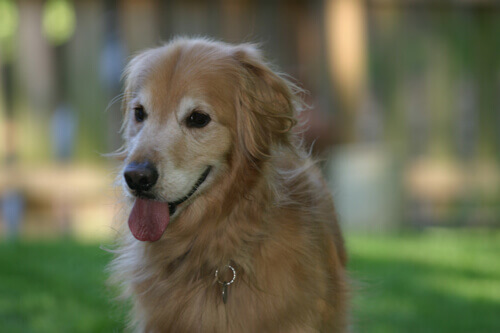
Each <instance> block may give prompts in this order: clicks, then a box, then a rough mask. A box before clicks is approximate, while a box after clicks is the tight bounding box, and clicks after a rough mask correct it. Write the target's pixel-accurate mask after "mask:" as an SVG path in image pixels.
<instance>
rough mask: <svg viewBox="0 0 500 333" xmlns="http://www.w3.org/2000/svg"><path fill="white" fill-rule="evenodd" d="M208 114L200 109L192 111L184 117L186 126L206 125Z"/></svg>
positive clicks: (198, 126) (199, 126)
mask: <svg viewBox="0 0 500 333" xmlns="http://www.w3.org/2000/svg"><path fill="white" fill-rule="evenodd" d="M209 122H210V116H209V115H208V114H206V113H203V112H200V111H193V112H192V113H191V114H190V115H189V117H187V119H186V125H187V127H194V128H202V127H205V126H207V125H208V123H209Z"/></svg>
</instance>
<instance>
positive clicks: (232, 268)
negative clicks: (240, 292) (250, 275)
mask: <svg viewBox="0 0 500 333" xmlns="http://www.w3.org/2000/svg"><path fill="white" fill-rule="evenodd" d="M224 267H229V268H230V269H231V270H232V271H233V278H232V279H231V281H229V282H223V281H221V280H219V269H218V268H217V269H216V270H215V278H216V279H217V282H218V283H219V284H221V285H226V286H229V285H230V284H231V283H233V282H234V280H236V270H235V269H234V267H233V266H231V265H226V266H224Z"/></svg>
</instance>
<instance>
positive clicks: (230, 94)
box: [123, 40, 293, 241]
mask: <svg viewBox="0 0 500 333" xmlns="http://www.w3.org/2000/svg"><path fill="white" fill-rule="evenodd" d="M126 78H127V80H126V91H125V98H124V103H123V108H124V111H125V112H124V117H125V118H124V125H123V126H124V138H125V141H126V142H125V153H126V157H125V163H124V170H123V180H124V182H123V187H124V190H125V192H126V193H127V194H128V196H130V197H132V198H133V199H135V203H134V207H133V209H132V212H131V215H130V218H129V226H130V229H131V231H132V233H133V234H134V236H135V237H136V238H137V239H139V240H147V241H155V240H157V239H159V238H160V237H161V235H162V234H163V232H164V230H165V228H166V226H167V224H168V222H169V220H170V217H171V216H175V214H179V213H180V212H181V211H182V209H183V208H184V207H185V206H186V205H189V203H190V202H192V201H193V200H196V198H197V197H198V196H200V195H203V193H205V192H206V191H207V190H208V189H210V188H211V187H214V186H216V185H217V183H218V182H219V180H220V179H221V177H224V175H225V174H226V175H227V174H228V173H230V172H231V168H232V167H233V166H234V160H235V159H236V158H240V159H246V160H248V163H258V162H259V161H261V160H262V159H264V157H265V155H266V153H267V152H268V151H269V149H270V147H271V145H272V144H273V143H275V144H279V143H281V144H283V143H284V141H286V139H287V136H286V132H287V131H288V129H289V128H290V127H291V126H292V125H293V107H292V94H291V91H290V88H289V86H288V84H287V83H286V82H285V81H283V80H282V79H281V78H280V77H279V76H277V75H276V74H274V73H273V72H272V71H270V70H269V69H268V68H267V67H266V66H265V65H263V64H262V62H261V60H260V57H259V55H258V54H257V53H256V51H255V49H251V48H249V47H248V46H245V47H242V46H240V47H236V46H230V45H228V44H223V43H214V42H207V41H204V40H177V41H174V42H171V43H170V44H168V45H166V46H163V47H161V48H157V49H153V50H149V51H146V52H144V53H142V54H140V55H139V56H137V57H136V58H134V59H133V60H132V61H131V63H130V64H129V67H128V70H127V73H126Z"/></svg>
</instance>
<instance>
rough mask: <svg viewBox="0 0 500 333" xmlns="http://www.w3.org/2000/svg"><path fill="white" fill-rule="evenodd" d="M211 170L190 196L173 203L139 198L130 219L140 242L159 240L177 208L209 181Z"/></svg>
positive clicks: (129, 224) (132, 228) (204, 173)
mask: <svg viewBox="0 0 500 333" xmlns="http://www.w3.org/2000/svg"><path fill="white" fill-rule="evenodd" d="M211 169H212V167H211V166H208V167H207V168H206V169H205V171H204V172H203V173H202V174H201V176H200V178H198V180H197V181H196V183H195V184H194V186H193V187H192V189H191V190H190V191H189V192H188V194H187V195H185V196H184V197H182V198H180V199H178V200H175V201H173V202H162V201H157V200H154V199H153V198H151V197H149V196H138V197H137V199H136V200H135V203H134V207H133V208H132V211H131V212H130V216H129V219H128V226H129V228H130V231H131V232H132V235H133V236H134V237H135V238H136V239H138V240H140V241H149V242H155V241H157V240H159V239H160V238H161V236H162V235H163V233H164V232H165V229H166V228H167V225H168V223H169V222H170V216H172V215H174V214H175V212H176V210H177V206H178V205H180V204H182V203H183V202H185V201H186V200H188V199H189V198H191V196H192V195H193V194H194V193H195V192H196V191H197V190H198V188H199V187H200V186H201V184H203V182H204V181H205V180H206V179H207V177H208V174H209V173H210V171H211Z"/></svg>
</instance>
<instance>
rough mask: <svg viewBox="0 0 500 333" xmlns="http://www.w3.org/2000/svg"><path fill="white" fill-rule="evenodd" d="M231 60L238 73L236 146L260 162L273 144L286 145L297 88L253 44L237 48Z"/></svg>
mask: <svg viewBox="0 0 500 333" xmlns="http://www.w3.org/2000/svg"><path fill="white" fill-rule="evenodd" d="M234 58H235V59H236V60H237V61H238V65H239V66H240V70H241V71H240V72H241V83H240V88H239V93H238V100H237V109H238V110H237V130H238V139H239V144H240V147H241V148H242V150H243V151H244V152H245V154H246V155H247V157H249V158H251V159H252V160H253V161H261V160H264V159H266V158H267V157H268V156H269V152H270V149H271V147H272V146H273V145H289V144H290V138H289V135H290V133H289V132H290V130H291V129H292V127H293V126H295V124H296V117H295V113H296V110H295V104H296V102H297V97H296V95H295V90H297V89H298V88H296V86H295V85H293V84H292V83H290V82H289V81H288V80H286V79H285V78H283V77H281V76H280V75H279V74H277V73H276V72H274V71H272V70H271V69H270V68H269V67H268V66H267V65H266V64H265V62H264V61H263V59H262V56H261V55H260V52H259V50H258V49H257V48H256V47H254V46H253V45H249V44H243V45H240V46H238V47H237V48H236V50H235V52H234Z"/></svg>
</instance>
